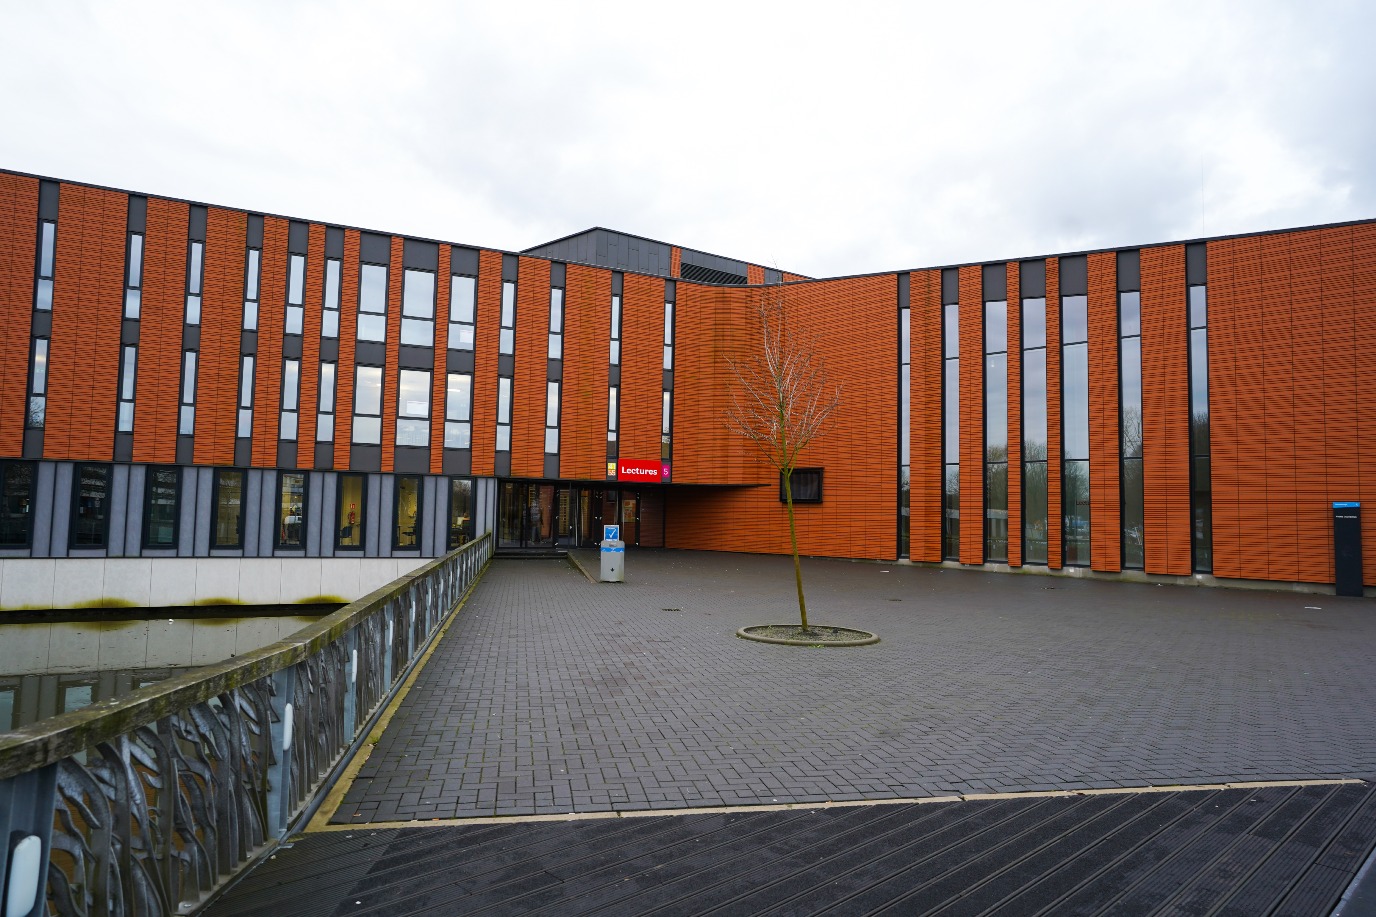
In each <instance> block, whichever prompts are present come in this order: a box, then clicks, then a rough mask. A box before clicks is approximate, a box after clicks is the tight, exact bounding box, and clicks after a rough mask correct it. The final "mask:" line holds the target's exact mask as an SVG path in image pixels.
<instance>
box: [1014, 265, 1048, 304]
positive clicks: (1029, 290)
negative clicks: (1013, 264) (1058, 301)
mask: <svg viewBox="0 0 1376 917" xmlns="http://www.w3.org/2000/svg"><path fill="white" fill-rule="evenodd" d="M1018 286H1019V287H1021V288H1022V289H1021V290H1020V293H1021V296H1022V298H1023V299H1039V298H1041V297H1043V296H1045V295H1046V261H1044V260H1042V259H1041V258H1038V259H1037V260H1036V261H1024V262H1022V263H1021V264H1019V265H1018Z"/></svg>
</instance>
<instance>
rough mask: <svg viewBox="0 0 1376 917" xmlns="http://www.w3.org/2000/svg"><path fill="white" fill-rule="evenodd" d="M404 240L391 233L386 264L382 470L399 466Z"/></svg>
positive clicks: (404, 272)
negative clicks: (389, 257) (397, 464)
mask: <svg viewBox="0 0 1376 917" xmlns="http://www.w3.org/2000/svg"><path fill="white" fill-rule="evenodd" d="M405 244H406V242H405V240H404V239H402V238H401V237H400V236H392V263H391V264H390V265H389V266H388V268H387V343H386V347H387V358H386V359H387V362H386V365H385V366H384V367H383V369H382V470H383V471H392V470H393V469H394V468H395V467H396V442H397V412H398V408H399V407H400V405H399V404H398V403H397V392H398V391H399V388H398V384H399V380H400V376H399V368H398V364H399V355H400V352H401V284H402V280H403V279H404V278H405V275H406V271H405V270H404V269H403V268H402V265H403V264H404V263H405V262H404V261H403V260H402V259H403V256H404V251H405Z"/></svg>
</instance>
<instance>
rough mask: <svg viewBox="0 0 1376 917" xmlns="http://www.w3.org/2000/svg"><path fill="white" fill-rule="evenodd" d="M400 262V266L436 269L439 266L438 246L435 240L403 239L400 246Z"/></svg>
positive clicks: (426, 269) (425, 269)
mask: <svg viewBox="0 0 1376 917" xmlns="http://www.w3.org/2000/svg"><path fill="white" fill-rule="evenodd" d="M401 264H402V267H413V268H417V269H419V270H422V271H437V270H439V268H440V247H439V245H438V244H437V243H435V242H422V241H421V240H420V239H404V240H402V248H401Z"/></svg>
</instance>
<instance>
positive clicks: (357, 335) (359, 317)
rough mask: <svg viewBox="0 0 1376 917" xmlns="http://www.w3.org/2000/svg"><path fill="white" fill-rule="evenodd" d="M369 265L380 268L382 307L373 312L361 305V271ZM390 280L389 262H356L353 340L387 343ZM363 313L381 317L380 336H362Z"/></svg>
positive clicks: (390, 269)
mask: <svg viewBox="0 0 1376 917" xmlns="http://www.w3.org/2000/svg"><path fill="white" fill-rule="evenodd" d="M370 267H375V268H380V269H381V270H382V309H381V311H378V312H374V311H373V310H372V309H365V308H364V307H363V306H364V302H363V289H364V287H363V273H364V271H365V270H366V269H368V268H370ZM391 282H392V266H391V265H390V264H382V263H380V262H377V261H360V262H359V264H358V309H357V312H356V314H355V315H354V340H355V341H367V342H369V343H373V344H386V343H387V310H388V309H389V308H391V303H389V302H388V301H387V300H388V294H389V293H390V287H391ZM365 315H373V316H381V318H382V337H379V338H374V337H364V336H363V316H365Z"/></svg>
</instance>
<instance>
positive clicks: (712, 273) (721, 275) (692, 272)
mask: <svg viewBox="0 0 1376 917" xmlns="http://www.w3.org/2000/svg"><path fill="white" fill-rule="evenodd" d="M679 276H681V277H682V278H683V279H684V280H694V281H697V282H698V283H745V282H746V278H745V275H744V274H733V273H731V272H730V271H717V270H713V269H712V268H710V267H701V266H699V265H696V264H683V265H680V266H679Z"/></svg>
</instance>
